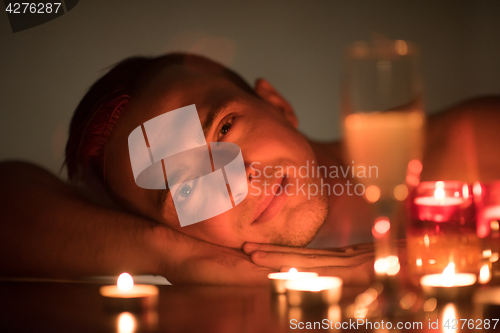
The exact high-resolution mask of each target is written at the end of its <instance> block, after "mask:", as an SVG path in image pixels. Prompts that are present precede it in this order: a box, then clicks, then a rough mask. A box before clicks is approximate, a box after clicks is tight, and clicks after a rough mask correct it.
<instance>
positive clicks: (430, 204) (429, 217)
mask: <svg viewBox="0 0 500 333" xmlns="http://www.w3.org/2000/svg"><path fill="white" fill-rule="evenodd" d="M462 191H463V193H462V194H461V195H462V196H460V193H459V192H456V194H458V196H446V192H445V182H443V181H439V182H436V184H435V190H434V195H433V196H425V197H417V198H415V200H414V203H415V205H416V206H418V207H419V212H418V216H419V219H420V220H424V221H436V222H444V221H447V220H448V219H449V218H450V217H451V216H452V215H453V214H455V213H456V212H457V210H458V209H459V208H460V207H461V206H462V205H464V204H465V203H467V200H466V198H465V197H467V199H468V196H469V194H468V187H467V185H464V187H463V190H462Z"/></svg>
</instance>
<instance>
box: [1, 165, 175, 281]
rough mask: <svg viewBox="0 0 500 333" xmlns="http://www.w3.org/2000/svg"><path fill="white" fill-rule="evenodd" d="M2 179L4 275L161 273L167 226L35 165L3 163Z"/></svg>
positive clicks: (65, 275)
mask: <svg viewBox="0 0 500 333" xmlns="http://www.w3.org/2000/svg"><path fill="white" fill-rule="evenodd" d="M0 184H1V186H0V211H1V215H2V219H1V220H2V221H1V222H0V274H1V275H3V276H44V277H59V278H60V277H76V276H85V275H96V274H99V275H104V274H117V273H120V272H122V271H128V272H131V273H135V274H141V273H143V274H159V273H160V272H159V271H158V269H159V267H160V266H164V264H163V261H162V252H163V249H162V245H161V244H162V243H163V242H167V240H166V239H165V240H163V239H160V237H168V236H169V231H168V230H167V229H166V228H165V230H163V231H162V232H161V233H159V232H158V231H157V230H158V226H157V224H156V223H154V222H152V221H149V220H146V219H143V218H140V217H136V216H132V215H129V214H126V213H123V212H119V211H114V210H111V209H107V208H104V207H99V206H96V205H93V204H91V203H88V202H86V201H85V200H83V199H82V198H81V197H80V196H79V195H78V193H76V192H75V191H74V190H72V189H71V188H70V187H68V186H67V185H66V184H64V183H63V182H61V181H60V180H58V179H57V178H56V177H54V176H52V175H51V174H50V173H48V172H46V171H44V170H42V169H40V168H38V167H36V166H33V165H29V164H25V163H14V162H11V163H3V164H1V165H0Z"/></svg>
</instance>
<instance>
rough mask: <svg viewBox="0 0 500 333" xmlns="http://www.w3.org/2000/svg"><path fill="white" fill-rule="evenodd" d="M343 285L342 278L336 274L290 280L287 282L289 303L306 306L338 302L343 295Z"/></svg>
mask: <svg viewBox="0 0 500 333" xmlns="http://www.w3.org/2000/svg"><path fill="white" fill-rule="evenodd" d="M342 285H343V281H342V279H341V278H339V277H334V276H318V277H314V278H309V279H300V280H288V281H286V282H285V288H286V293H287V298H288V304H290V305H292V306H299V305H300V306H304V307H317V306H325V305H326V306H329V305H331V304H336V303H338V302H339V301H340V298H341V297H342Z"/></svg>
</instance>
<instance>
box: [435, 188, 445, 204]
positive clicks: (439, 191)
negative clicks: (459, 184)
mask: <svg viewBox="0 0 500 333" xmlns="http://www.w3.org/2000/svg"><path fill="white" fill-rule="evenodd" d="M434 198H436V199H437V200H444V189H443V188H442V187H437V184H436V189H435V190H434Z"/></svg>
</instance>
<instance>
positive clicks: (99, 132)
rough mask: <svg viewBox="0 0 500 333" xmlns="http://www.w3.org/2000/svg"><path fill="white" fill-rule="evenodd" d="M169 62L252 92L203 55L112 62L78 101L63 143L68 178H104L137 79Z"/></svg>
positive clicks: (139, 79)
mask: <svg viewBox="0 0 500 333" xmlns="http://www.w3.org/2000/svg"><path fill="white" fill-rule="evenodd" d="M172 65H182V66H184V67H186V68H199V67H202V70H203V71H204V72H207V73H211V74H214V75H217V76H222V77H225V78H227V79H229V80H230V81H231V82H233V83H234V84H235V85H237V86H238V87H239V88H241V89H242V90H244V91H246V92H248V93H250V94H252V95H255V92H254V91H253V89H252V88H251V87H250V85H249V84H248V83H247V82H246V81H245V80H244V79H243V78H242V77H241V76H239V75H238V74H236V73H235V72H233V71H232V70H230V69H228V68H227V67H224V66H222V65H220V64H218V63H216V62H213V61H211V60H209V59H207V58H204V57H201V56H198V55H193V54H187V53H171V54H167V55H164V56H160V57H132V58H128V59H125V60H123V61H121V62H120V63H118V64H117V65H115V66H114V67H113V68H112V69H111V70H110V71H109V72H107V73H106V74H105V75H104V76H103V77H101V78H100V79H99V80H98V81H97V82H96V83H94V84H93V85H92V86H91V87H90V89H89V91H88V92H87V93H86V94H85V96H84V97H83V98H82V100H81V101H80V103H79V104H78V106H77V108H76V110H75V113H74V114H73V118H72V119H71V124H70V128H69V138H68V142H67V143H66V151H65V152H66V158H65V162H64V164H65V165H66V166H67V170H68V178H69V179H70V180H72V181H79V180H82V178H84V176H85V175H86V174H87V173H88V172H92V173H94V175H96V176H97V177H99V178H100V179H101V180H103V179H104V173H103V171H104V164H105V158H104V156H105V147H106V143H107V141H108V139H109V137H110V136H111V133H112V132H113V130H114V128H115V126H116V124H117V122H118V120H119V119H120V116H121V115H122V114H123V113H124V112H126V107H127V104H128V103H129V101H130V99H132V98H133V97H134V96H135V94H136V93H137V90H138V89H137V86H138V82H142V83H144V81H147V80H148V78H150V77H151V76H153V75H154V74H155V73H157V72H158V70H159V69H161V68H165V67H168V66H172Z"/></svg>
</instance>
